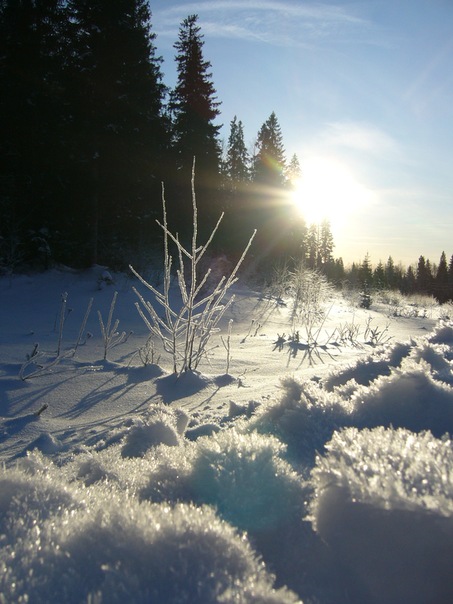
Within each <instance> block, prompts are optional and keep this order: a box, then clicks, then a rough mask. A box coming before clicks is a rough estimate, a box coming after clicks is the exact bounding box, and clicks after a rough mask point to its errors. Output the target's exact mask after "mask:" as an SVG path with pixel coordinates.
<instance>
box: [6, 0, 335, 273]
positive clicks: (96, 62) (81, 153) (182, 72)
mask: <svg viewBox="0 0 453 604" xmlns="http://www.w3.org/2000/svg"><path fill="white" fill-rule="evenodd" d="M151 19H152V15H151V12H150V10H149V6H148V2H147V1H146V0H117V1H115V2H110V1H108V0H68V1H63V0H20V1H19V0H0V86H1V90H2V95H1V97H0V134H1V136H0V160H1V161H0V267H1V266H3V267H9V268H11V267H14V266H15V265H18V264H21V263H29V264H30V263H31V264H33V263H35V264H41V265H43V266H48V265H49V263H50V262H62V263H66V264H69V265H72V266H88V265H91V264H93V263H103V264H109V265H110V266H118V267H121V266H124V265H126V264H127V263H128V261H129V260H130V259H131V257H133V258H138V259H139V260H137V262H138V263H139V262H140V259H142V260H143V262H145V261H146V258H147V255H149V254H151V253H153V251H154V250H155V248H156V247H157V246H159V243H160V240H161V231H160V229H159V227H158V226H157V225H156V218H157V219H160V217H161V214H162V183H165V197H166V199H167V206H168V217H169V223H170V224H169V226H170V228H172V229H173V230H175V231H177V232H178V234H179V236H180V237H181V238H182V239H183V238H184V237H188V236H189V234H190V232H191V228H192V218H191V211H192V204H191V175H192V168H193V163H194V160H195V183H196V195H197V205H198V208H199V217H200V231H201V235H205V234H206V233H209V232H210V231H211V228H212V226H213V225H214V224H215V223H216V221H217V219H218V217H219V215H220V213H221V212H225V219H224V225H223V228H222V230H221V232H222V233H223V237H222V238H221V239H220V240H219V241H218V242H217V246H218V249H219V251H223V252H225V253H227V254H230V255H235V254H237V253H239V250H240V249H242V248H243V246H244V245H245V243H246V242H247V240H248V237H249V236H250V234H251V233H252V232H253V230H254V229H257V230H258V236H257V239H256V242H254V258H255V261H256V263H257V264H259V263H262V262H263V261H265V262H267V263H269V262H270V261H272V262H273V261H275V260H276V259H279V258H281V257H283V256H285V257H291V258H294V257H300V256H301V255H302V256H304V257H306V258H307V262H308V263H310V264H311V265H313V266H315V265H316V266H318V265H323V264H326V263H327V262H330V261H331V255H332V250H333V240H332V236H331V233H330V227H329V225H328V223H326V224H324V226H323V228H322V229H321V230H320V229H319V228H317V229H313V230H312V232H311V233H310V231H309V229H308V228H307V227H306V225H305V223H304V220H303V218H302V216H301V215H300V214H299V213H298V211H297V209H296V208H295V207H294V205H292V204H291V202H290V200H289V192H290V190H291V187H292V186H293V184H292V183H294V181H295V179H296V178H297V177H298V176H299V175H300V166H299V162H298V159H297V157H296V156H293V157H292V158H291V160H290V161H289V162H287V161H286V158H285V149H284V145H283V137H282V132H281V128H280V125H279V123H278V119H277V117H276V114H275V113H274V112H273V113H272V114H271V115H270V116H269V118H268V119H267V120H266V122H265V123H264V124H263V125H262V127H261V129H260V130H259V132H258V134H257V138H256V142H255V144H254V146H253V149H252V150H251V151H249V150H248V149H247V147H246V144H245V142H244V130H243V125H242V123H241V121H239V120H238V119H237V118H236V117H235V118H234V119H233V120H232V121H231V123H230V134H229V137H228V141H227V143H226V144H225V145H224V146H222V141H221V140H220V129H221V125H219V124H217V123H216V119H217V118H218V117H219V116H220V105H221V103H220V101H219V100H218V99H217V96H216V94H217V93H216V90H215V87H214V84H213V79H212V73H211V63H210V62H209V61H208V60H206V59H205V57H204V53H203V45H204V40H203V35H202V33H201V29H200V26H199V25H198V17H197V15H189V16H188V17H187V18H186V19H184V20H183V21H182V23H181V25H180V28H179V32H178V38H177V40H176V41H175V43H174V49H175V61H176V67H177V82H176V85H175V87H174V88H173V89H169V88H168V87H167V86H166V85H165V83H164V75H163V60H162V58H161V57H160V56H159V55H158V51H157V47H156V43H155V42H156V35H155V34H154V33H153V30H152V22H151Z"/></svg>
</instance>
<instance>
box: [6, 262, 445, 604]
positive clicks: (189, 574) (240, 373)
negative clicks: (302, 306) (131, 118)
mask: <svg viewBox="0 0 453 604" xmlns="http://www.w3.org/2000/svg"><path fill="white" fill-rule="evenodd" d="M99 277H102V269H101V268H94V269H92V270H91V271H84V272H73V271H68V270H59V271H56V270H55V271H50V272H48V273H46V274H44V275H31V276H28V277H27V276H17V277H13V278H11V279H10V278H2V279H0V416H1V421H0V458H1V461H2V462H3V464H4V466H3V469H2V470H1V473H0V567H1V573H0V593H1V594H2V597H3V599H4V601H5V602H25V601H30V602H43V603H44V602H49V601H59V602H68V603H76V602H125V601H127V602H197V603H198V602H203V603H209V602H241V603H242V602H244V603H245V602H254V603H258V602H259V603H261V602H263V603H267V602H296V601H304V602H306V603H307V602H312V603H313V604H314V603H315V602H316V603H321V604H334V603H340V604H341V603H345V604H347V603H350V602H353V603H357V604H359V603H360V604H363V603H365V604H366V603H368V602H369V603H375V602H376V603H382V604H388V603H393V602H395V603H396V602H411V603H413V602H415V603H420V604H422V603H423V604H424V603H427V602H429V603H436V604H437V603H439V604H443V603H445V604H447V603H450V602H451V601H453V583H452V582H451V568H453V486H452V485H453V446H452V443H451V434H452V432H453V363H452V360H453V325H452V324H451V323H450V322H449V321H448V319H447V318H446V316H445V312H442V313H440V311H439V309H435V308H429V309H426V311H420V312H419V311H417V312H398V313H396V312H394V310H392V309H391V308H390V307H389V306H387V305H383V304H381V305H378V304H377V305H375V306H373V307H372V308H371V309H370V310H364V309H358V308H356V307H354V306H353V305H352V304H351V303H349V302H347V301H346V300H345V299H344V298H342V297H339V296H338V297H336V298H335V299H332V300H330V301H329V303H328V305H327V308H328V315H327V318H326V319H325V321H324V323H323V325H322V330H321V331H320V333H319V334H318V336H317V341H318V346H316V347H308V346H307V345H306V343H305V342H304V337H303V335H304V332H303V329H302V326H301V331H300V339H299V341H295V340H294V339H293V340H290V339H289V337H288V336H289V333H290V331H289V330H290V326H289V325H290V301H289V300H286V301H284V300H280V299H273V298H266V297H265V296H263V295H262V294H261V293H260V292H259V291H255V290H253V289H249V288H246V287H244V286H242V287H241V288H236V291H235V295H236V299H235V301H234V303H233V304H232V306H231V308H230V309H229V311H228V312H229V314H228V316H226V317H225V321H224V327H226V324H227V322H228V320H229V319H230V318H231V319H233V328H232V333H231V339H230V353H231V359H230V365H229V373H228V374H226V362H227V361H226V354H227V350H226V347H225V345H224V344H225V337H226V336H225V332H224V341H223V342H222V340H220V338H219V337H217V336H216V338H215V339H214V340H213V348H212V349H211V350H210V352H209V355H208V358H207V359H206V362H205V363H204V364H203V365H202V366H200V367H199V372H198V373H187V374H183V375H181V376H180V377H179V378H176V376H175V375H174V374H172V373H171V371H170V368H171V364H170V362H169V360H168V359H167V358H166V357H165V355H164V353H163V351H162V350H159V349H158V348H156V350H155V351H154V355H155V356H154V358H153V359H148V361H150V362H149V363H148V364H146V365H145V364H144V363H143V347H144V346H145V344H146V341H147V339H148V335H149V334H148V331H147V329H146V327H145V325H144V324H143V322H142V320H141V319H140V317H139V315H138V313H137V311H136V309H135V307H134V302H135V300H136V297H135V295H134V293H133V291H132V288H131V286H132V284H133V283H132V281H131V279H129V278H128V277H127V276H125V275H114V283H112V284H107V283H105V280H104V281H103V280H102V279H101V281H99ZM100 284H101V286H102V287H100ZM134 285H137V283H134ZM115 291H118V298H117V303H116V306H115V309H114V318H115V319H116V318H118V319H119V328H118V329H119V332H121V331H123V330H124V331H125V333H126V336H125V337H127V339H126V341H125V342H124V343H122V344H120V345H118V346H116V347H114V348H112V349H109V350H108V354H107V359H104V358H103V357H104V344H103V340H102V337H101V333H100V327H99V319H98V316H97V311H98V310H99V311H100V313H101V316H102V317H103V318H104V321H105V320H106V319H107V317H108V313H109V309H110V305H111V301H112V298H113V294H114V292H115ZM65 292H66V293H67V302H66V310H65V322H64V329H63V332H62V333H63V335H62V338H61V341H60V336H59V333H60V310H61V307H62V306H61V305H62V302H61V298H62V294H64V293H65ZM91 298H93V306H92V311H91V313H90V316H89V318H88V321H87V324H86V328H85V330H84V333H83V334H82V335H81V337H80V338H79V335H80V334H79V331H80V326H81V324H82V322H83V318H84V315H85V312H86V309H87V307H88V303H89V300H90V299H91ZM440 315H442V316H443V320H440V319H439V316H440ZM367 326H368V329H367ZM370 327H371V328H372V329H373V330H374V332H373V333H374V335H373V333H371V329H370ZM87 333H89V334H91V337H87ZM348 334H349V336H351V337H349V338H348ZM352 334H354V335H353V337H352ZM379 343H382V344H383V345H382V346H379V345H378V344H379ZM36 344H38V347H37V348H36ZM58 347H59V348H60V354H59V356H58V355H57V349H58ZM75 347H76V350H75V351H74V348H75ZM140 348H141V349H142V355H140V354H139V352H138V351H139V349H140ZM33 350H36V351H38V352H39V353H42V355H41V356H35V357H33V358H32V359H31V361H32V362H31V363H29V364H27V363H26V360H27V355H29V357H30V355H31V354H32V352H33ZM56 358H57V361H58V362H54V361H55V359H56ZM151 360H152V361H154V362H151ZM24 363H25V365H24ZM20 375H21V376H22V378H24V379H21V378H20V377H19V376H20Z"/></svg>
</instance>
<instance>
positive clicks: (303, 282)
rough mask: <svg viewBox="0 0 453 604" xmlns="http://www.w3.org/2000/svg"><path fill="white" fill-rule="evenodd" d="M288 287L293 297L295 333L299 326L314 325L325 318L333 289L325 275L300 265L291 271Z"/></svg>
mask: <svg viewBox="0 0 453 604" xmlns="http://www.w3.org/2000/svg"><path fill="white" fill-rule="evenodd" d="M288 286H289V291H290V292H291V294H292V297H293V299H292V309H291V318H292V324H293V331H295V329H297V327H298V326H299V325H312V324H315V323H317V322H319V321H321V320H322V319H323V318H324V316H325V309H324V305H325V303H326V301H327V299H328V298H329V296H330V295H331V293H332V287H331V285H330V284H329V282H328V281H327V278H326V277H325V276H324V275H322V274H321V273H319V272H318V271H313V270H310V269H308V268H306V267H305V266H304V265H303V263H300V264H299V265H297V266H296V267H295V268H294V269H293V270H292V271H289V273H288Z"/></svg>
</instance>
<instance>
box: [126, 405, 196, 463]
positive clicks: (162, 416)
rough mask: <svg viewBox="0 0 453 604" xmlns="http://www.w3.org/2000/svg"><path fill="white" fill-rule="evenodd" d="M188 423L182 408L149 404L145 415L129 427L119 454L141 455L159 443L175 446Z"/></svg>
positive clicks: (127, 455) (128, 455)
mask: <svg viewBox="0 0 453 604" xmlns="http://www.w3.org/2000/svg"><path fill="white" fill-rule="evenodd" d="M188 423H189V417H188V416H187V414H185V413H184V412H183V411H182V410H179V409H171V408H168V407H164V406H163V405H155V406H151V407H150V408H149V410H148V413H147V414H146V416H144V418H143V419H139V420H137V422H136V423H135V424H134V425H133V426H132V427H131V428H130V429H129V432H128V434H127V436H126V437H125V442H124V445H123V448H122V452H121V454H122V456H123V457H143V455H144V454H145V453H146V452H147V451H148V450H149V449H150V448H151V447H155V446H157V445H160V444H163V445H167V446H169V447H176V446H178V444H179V440H180V436H181V435H183V434H184V432H185V430H186V427H187V424H188Z"/></svg>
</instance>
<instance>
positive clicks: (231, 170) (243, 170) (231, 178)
mask: <svg viewBox="0 0 453 604" xmlns="http://www.w3.org/2000/svg"><path fill="white" fill-rule="evenodd" d="M224 164H225V169H224V173H225V176H226V179H227V182H228V188H229V190H230V191H231V192H232V193H235V192H238V191H240V190H241V189H243V187H244V184H245V183H247V182H248V181H249V180H250V171H249V167H248V166H249V155H248V152H247V147H246V146H245V142H244V127H243V125H242V122H241V120H239V121H238V119H237V117H236V116H234V118H233V119H232V120H231V122H230V134H229V137H228V146H227V151H226V157H225V162H224Z"/></svg>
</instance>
